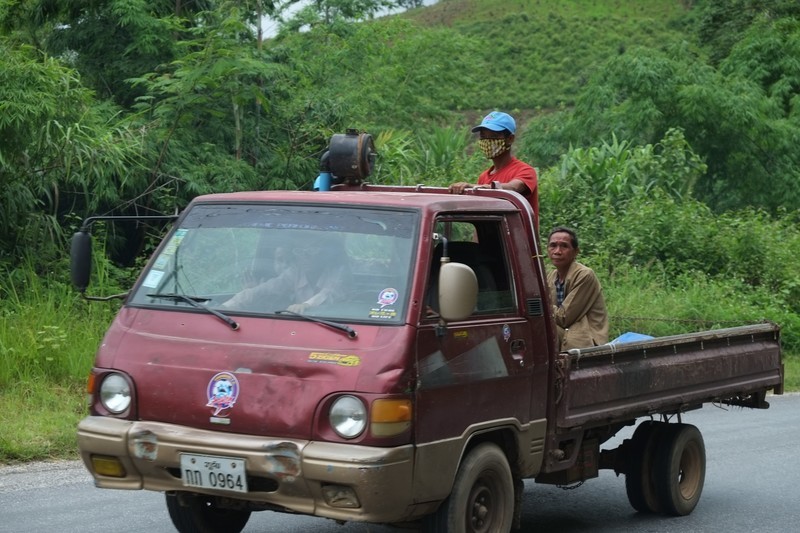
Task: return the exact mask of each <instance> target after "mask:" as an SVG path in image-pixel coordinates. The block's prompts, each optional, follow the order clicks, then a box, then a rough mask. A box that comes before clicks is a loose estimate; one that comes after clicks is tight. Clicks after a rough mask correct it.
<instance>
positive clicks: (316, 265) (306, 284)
mask: <svg viewBox="0 0 800 533" xmlns="http://www.w3.org/2000/svg"><path fill="white" fill-rule="evenodd" d="M328 242H331V239H330V238H328ZM335 248H336V247H335V246H334V247H331V246H324V245H323V244H322V241H321V240H319V239H315V240H312V241H307V242H302V241H301V242H300V243H298V245H297V246H293V247H288V246H284V247H279V248H276V249H275V256H274V260H273V261H274V268H275V277H273V278H271V279H268V280H266V281H264V282H263V283H259V284H258V285H256V286H255V287H251V288H246V289H243V290H242V291H240V292H238V293H237V294H235V295H234V296H233V297H231V298H230V299H229V300H228V301H226V302H225V303H223V304H222V307H225V308H228V309H254V308H259V309H262V310H263V309H264V306H265V305H268V304H270V303H275V302H276V301H281V302H291V303H290V304H289V306H288V307H287V310H288V311H291V312H293V313H301V314H302V313H305V312H306V311H307V310H309V309H312V308H314V307H317V306H319V305H321V304H323V303H331V302H334V301H336V300H338V299H339V298H341V296H342V294H343V293H344V285H345V284H344V279H345V276H344V275H345V268H344V265H343V264H342V259H343V257H342V254H340V253H336V252H337V250H336V249H335ZM275 310H276V311H278V310H280V309H275Z"/></svg>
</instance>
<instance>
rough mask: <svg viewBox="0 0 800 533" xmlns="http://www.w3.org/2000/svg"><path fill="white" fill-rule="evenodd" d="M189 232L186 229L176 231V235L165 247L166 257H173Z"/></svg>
mask: <svg viewBox="0 0 800 533" xmlns="http://www.w3.org/2000/svg"><path fill="white" fill-rule="evenodd" d="M188 232H189V230H188V229H186V228H182V229H179V230H178V231H176V232H175V235H173V236H172V238H171V239H170V240H169V242H168V243H167V245H166V246H165V247H164V255H173V254H174V253H175V250H177V249H178V246H179V245H180V243H181V241H182V240H183V238H184V237H186V234H187V233H188Z"/></svg>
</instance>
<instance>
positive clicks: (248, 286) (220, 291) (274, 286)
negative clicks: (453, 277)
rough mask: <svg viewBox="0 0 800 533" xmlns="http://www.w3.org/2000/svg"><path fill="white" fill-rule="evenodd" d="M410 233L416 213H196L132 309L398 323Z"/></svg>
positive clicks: (207, 207)
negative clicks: (200, 309) (199, 308)
mask: <svg viewBox="0 0 800 533" xmlns="http://www.w3.org/2000/svg"><path fill="white" fill-rule="evenodd" d="M416 227H417V215H416V213H415V212H413V211H400V210H375V209H358V208H349V207H319V206H297V205H286V204H283V205H254V204H236V205H231V204H226V205H220V204H199V205H196V206H195V207H193V208H192V210H191V211H190V212H189V213H188V214H187V216H186V217H185V218H184V219H183V220H182V222H181V224H180V226H179V227H177V228H176V229H175V230H174V231H173V232H172V233H171V234H170V236H169V240H168V241H167V243H166V244H165V245H164V246H163V247H162V248H161V250H160V252H159V254H158V256H157V257H156V258H155V259H154V260H153V261H152V263H151V265H150V268H149V270H148V271H147V272H146V273H145V274H144V276H143V278H142V281H141V283H140V284H139V286H138V287H137V288H136V290H135V292H134V293H133V294H132V296H131V298H130V299H129V303H130V304H132V305H137V306H148V307H150V306H153V307H170V308H175V307H179V308H186V309H196V308H197V306H193V305H191V304H192V302H189V301H187V300H186V299H185V298H180V297H178V298H176V297H169V296H170V295H184V296H188V297H190V298H191V299H192V300H193V301H195V302H201V303H202V304H204V305H205V306H207V307H209V308H211V309H215V310H218V311H220V312H222V313H224V314H226V315H237V314H264V315H274V314H276V313H277V312H279V311H287V310H288V311H290V312H291V313H297V314H304V315H308V316H312V317H318V318H324V319H330V320H339V321H360V322H361V321H363V322H388V323H400V322H402V320H403V317H404V314H405V306H406V302H407V300H408V289H409V280H410V277H411V271H412V267H411V265H412V264H413V263H412V259H413V258H412V253H413V246H412V245H413V237H414V236H415V235H416V234H417V231H416ZM281 316H291V314H282V315H281Z"/></svg>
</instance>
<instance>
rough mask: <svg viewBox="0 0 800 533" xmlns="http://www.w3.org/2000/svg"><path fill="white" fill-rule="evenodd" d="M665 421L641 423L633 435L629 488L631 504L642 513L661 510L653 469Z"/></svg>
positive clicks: (626, 488) (627, 488) (627, 489)
mask: <svg viewBox="0 0 800 533" xmlns="http://www.w3.org/2000/svg"><path fill="white" fill-rule="evenodd" d="M664 429H665V424H664V423H663V422H655V421H653V420H647V421H645V422H642V423H641V424H639V426H638V427H637V428H636V431H634V432H633V437H631V444H630V449H629V451H628V459H627V461H628V464H627V466H626V469H625V492H626V493H627V495H628V501H629V502H630V504H631V506H632V507H633V508H634V509H636V510H637V511H639V512H640V513H658V512H660V511H661V506H660V505H659V501H658V496H657V495H656V489H655V484H654V483H653V476H652V469H653V459H654V456H655V449H656V448H657V446H658V442H659V438H660V435H661V432H662V431H664Z"/></svg>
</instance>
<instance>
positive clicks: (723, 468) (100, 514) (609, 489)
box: [0, 394, 800, 533]
mask: <svg viewBox="0 0 800 533" xmlns="http://www.w3.org/2000/svg"><path fill="white" fill-rule="evenodd" d="M769 401H770V403H771V404H772V407H771V408H770V409H769V410H766V411H754V410H750V409H737V408H733V409H728V410H723V409H720V408H717V407H714V406H710V405H707V406H706V407H704V408H703V409H701V410H699V411H694V412H691V413H687V414H686V415H684V422H687V423H691V424H695V425H697V426H698V427H699V428H700V430H701V431H702V433H703V436H704V438H705V444H706V454H707V457H708V464H707V469H706V483H705V489H704V491H703V496H702V498H701V500H700V503H699V504H698V506H697V508H696V509H695V511H694V512H693V513H692V514H691V515H690V516H687V517H681V518H671V517H663V516H654V515H643V514H638V513H636V512H635V511H634V510H633V509H632V508H631V507H630V505H629V504H628V500H627V498H626V496H625V482H624V478H623V477H619V478H617V477H616V476H614V474H613V473H611V472H607V471H602V472H601V475H600V477H599V478H598V479H593V480H589V481H587V482H586V483H585V484H584V485H582V486H580V487H579V488H577V489H573V490H563V489H560V488H558V487H552V486H548V485H537V484H536V483H534V482H532V481H526V484H525V487H526V488H525V500H524V512H523V531H536V532H537V533H550V532H552V533H555V532H558V533H577V532H586V533H588V532H592V533H594V532H607V531H626V532H647V533H659V532H664V533H666V532H670V533H672V532H674V531H691V532H693V533H696V532H709V533H711V532H713V533H717V532H720V531H725V532H730V533H739V532H750V531H759V532H760V531H765V530H769V531H797V530H798V525H797V518H796V517H797V505H798V502H800V500H799V499H798V483H800V461H798V451H800V395H797V394H792V395H786V396H774V397H770V398H769ZM629 434H630V432H626V433H624V434H622V433H621V434H620V435H618V437H617V438H618V439H622V438H625V437H628V436H629ZM108 531H114V532H115V533H137V532H141V533H172V532H174V529H173V527H172V524H171V523H170V520H169V516H168V515H167V511H166V507H165V505H164V497H163V495H161V494H159V493H151V492H144V491H114V490H102V489H97V488H95V487H94V486H93V484H92V481H91V478H90V476H89V474H88V473H87V472H86V471H85V470H84V469H83V466H82V464H81V463H79V462H74V461H70V462H58V463H34V464H29V465H20V466H0V532H3V533H5V532H8V533H12V532H13V533H61V532H65V533H70V532H81V533H93V532H97V533H99V532H103V533H105V532H108ZM269 531H280V532H281V533H296V532H306V531H313V532H319V533H334V532H336V533H356V532H358V533H366V532H369V533H389V532H394V533H398V529H395V528H390V527H386V526H374V525H368V524H357V523H351V524H344V525H339V524H337V523H335V522H333V521H330V520H325V519H319V518H310V517H303V516H290V515H283V514H278V513H271V512H262V513H255V514H253V515H252V517H251V519H250V522H249V523H248V525H247V528H246V529H245V532H247V533H259V532H261V533H265V532H269Z"/></svg>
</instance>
